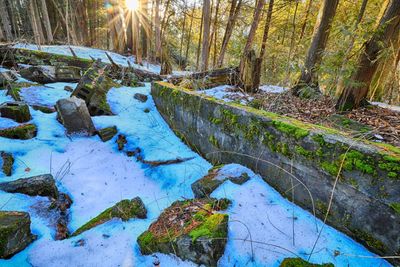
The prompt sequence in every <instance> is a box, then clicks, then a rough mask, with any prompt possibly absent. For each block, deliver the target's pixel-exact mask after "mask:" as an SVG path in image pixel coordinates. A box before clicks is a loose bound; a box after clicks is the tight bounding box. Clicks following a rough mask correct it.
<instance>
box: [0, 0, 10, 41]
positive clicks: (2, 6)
mask: <svg viewBox="0 0 400 267" xmlns="http://www.w3.org/2000/svg"><path fill="white" fill-rule="evenodd" d="M0 16H1V23H2V24H3V30H4V33H5V37H6V39H7V41H12V40H13V34H12V30H11V23H10V17H9V15H8V11H7V6H6V3H5V1H4V0H0Z"/></svg>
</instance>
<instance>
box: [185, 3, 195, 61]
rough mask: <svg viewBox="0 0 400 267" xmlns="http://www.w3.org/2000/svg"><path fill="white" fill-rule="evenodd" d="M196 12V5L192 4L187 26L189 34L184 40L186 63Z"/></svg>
mask: <svg viewBox="0 0 400 267" xmlns="http://www.w3.org/2000/svg"><path fill="white" fill-rule="evenodd" d="M195 10H196V3H194V4H193V9H192V17H191V18H190V25H189V33H188V36H187V40H186V53H185V61H186V62H187V61H188V57H189V49H190V41H191V37H192V29H193V20H194V12H195Z"/></svg>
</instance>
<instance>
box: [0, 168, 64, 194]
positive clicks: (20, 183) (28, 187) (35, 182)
mask: <svg viewBox="0 0 400 267" xmlns="http://www.w3.org/2000/svg"><path fill="white" fill-rule="evenodd" d="M0 190H3V191H5V192H8V193H21V194H25V195H29V196H43V197H51V198H54V199H57V198H58V189H57V186H56V183H55V180H54V178H53V176H52V175H51V174H44V175H38V176H33V177H29V178H21V179H18V180H15V181H11V182H4V183H0Z"/></svg>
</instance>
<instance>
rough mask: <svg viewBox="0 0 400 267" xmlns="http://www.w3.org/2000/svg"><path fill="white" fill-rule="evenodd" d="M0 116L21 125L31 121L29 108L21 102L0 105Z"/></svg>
mask: <svg viewBox="0 0 400 267" xmlns="http://www.w3.org/2000/svg"><path fill="white" fill-rule="evenodd" d="M0 116H1V117H3V118H9V119H12V120H14V121H16V122H19V123H23V122H27V121H30V120H31V118H32V117H31V113H30V112H29V106H28V105H27V104H25V103H23V102H5V103H3V104H1V105H0Z"/></svg>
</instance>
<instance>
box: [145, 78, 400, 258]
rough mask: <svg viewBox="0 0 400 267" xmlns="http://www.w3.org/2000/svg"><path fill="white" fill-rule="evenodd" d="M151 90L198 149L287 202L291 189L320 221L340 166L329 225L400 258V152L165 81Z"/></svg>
mask: <svg viewBox="0 0 400 267" xmlns="http://www.w3.org/2000/svg"><path fill="white" fill-rule="evenodd" d="M152 95H153V98H154V101H155V103H156V105H157V108H158V110H159V111H160V113H161V114H162V116H163V117H164V118H165V120H166V121H167V122H168V124H169V125H170V126H171V128H172V129H173V130H174V131H175V132H176V134H177V135H178V136H180V137H181V138H182V139H183V140H184V141H185V142H186V143H187V144H188V145H190V146H191V147H192V148H193V149H194V150H195V151H197V152H199V153H200V154H202V155H203V156H204V157H205V158H206V159H208V160H210V161H211V162H213V163H215V164H217V163H239V164H242V165H244V166H247V167H249V168H251V169H253V170H254V171H255V172H257V173H259V174H260V175H261V176H262V177H263V179H264V180H265V181H266V182H267V183H268V184H270V185H271V186H273V187H274V188H275V189H277V190H278V191H279V192H281V193H282V194H283V195H285V196H287V197H288V199H290V200H292V198H291V196H292V191H291V190H292V188H294V192H295V199H294V202H295V203H296V204H298V205H300V206H302V207H304V208H306V209H308V210H309V211H311V212H314V211H315V212H316V215H317V216H318V217H320V218H323V216H324V215H325V213H326V211H327V207H328V202H329V198H330V195H331V191H332V188H333V185H334V182H335V179H336V176H337V174H338V172H339V170H341V171H340V174H339V181H338V183H337V186H336V190H335V194H334V198H333V205H332V209H331V212H330V215H329V217H328V223H329V224H330V225H332V226H334V227H335V228H337V229H339V230H341V231H343V232H345V233H346V234H348V235H350V236H352V237H354V238H355V239H357V240H358V241H360V242H362V243H364V244H365V245H366V246H367V247H369V248H370V249H371V250H373V251H375V252H377V253H378V254H380V255H396V254H397V255H399V253H400V149H398V148H395V147H392V146H388V145H383V144H376V143H368V141H357V140H355V139H352V138H349V137H347V136H345V135H344V134H343V133H340V132H338V131H336V130H333V129H328V128H324V127H321V126H317V125H313V124H305V123H302V122H299V121H297V120H294V119H290V118H287V117H283V116H279V115H277V114H274V113H268V112H264V111H260V110H256V109H253V108H250V107H246V106H243V105H239V104H234V103H226V102H223V101H221V100H218V99H215V98H212V97H208V96H205V95H201V94H200V93H199V92H193V91H189V90H186V89H183V88H178V87H175V86H173V85H172V84H169V83H166V82H158V83H154V84H153V86H152ZM293 185H294V186H293ZM310 195H312V198H311V197H310Z"/></svg>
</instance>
